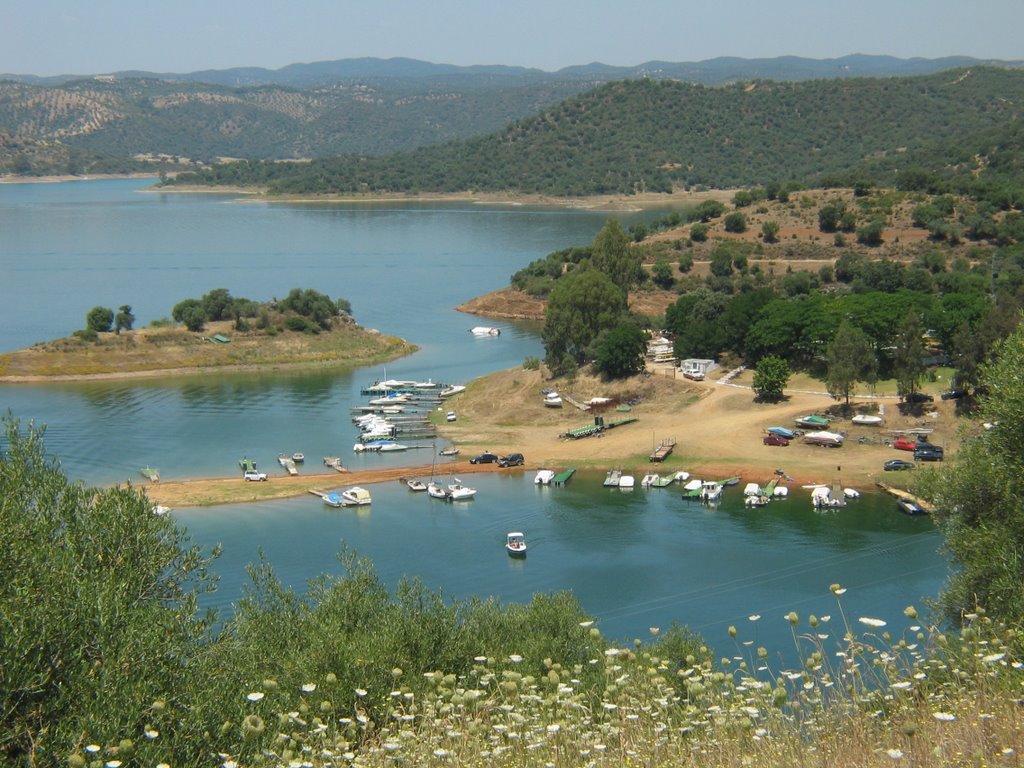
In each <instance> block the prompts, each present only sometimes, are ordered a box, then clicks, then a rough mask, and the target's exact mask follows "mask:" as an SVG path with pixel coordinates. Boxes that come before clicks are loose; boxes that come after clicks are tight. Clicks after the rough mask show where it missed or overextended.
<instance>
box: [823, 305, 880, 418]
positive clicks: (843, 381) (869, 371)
mask: <svg viewBox="0 0 1024 768" xmlns="http://www.w3.org/2000/svg"><path fill="white" fill-rule="evenodd" d="M825 359H826V364H827V366H828V370H827V373H826V374H825V385H826V386H827V387H828V393H829V394H830V395H832V396H833V397H842V398H845V399H846V404H847V405H849V404H850V394H851V393H852V392H853V386H854V384H856V383H857V382H858V381H863V382H866V383H868V384H873V383H874V382H875V381H876V380H877V379H878V358H877V357H875V351H874V349H873V348H872V346H871V341H870V340H869V339H868V337H867V336H866V335H865V333H864V332H863V331H861V330H860V329H858V328H855V327H854V326H853V325H851V324H850V322H849V321H848V320H843V322H842V323H841V324H840V326H839V330H838V331H836V335H835V338H834V339H833V340H832V343H831V344H829V346H828V350H827V351H826V353H825Z"/></svg>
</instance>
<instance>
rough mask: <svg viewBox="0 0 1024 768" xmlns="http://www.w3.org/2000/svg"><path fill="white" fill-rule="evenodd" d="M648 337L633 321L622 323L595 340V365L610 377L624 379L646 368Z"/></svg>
mask: <svg viewBox="0 0 1024 768" xmlns="http://www.w3.org/2000/svg"><path fill="white" fill-rule="evenodd" d="M646 350H647V338H646V337H645V336H644V332H643V331H642V330H640V329H639V328H637V327H636V326H635V325H633V324H632V323H620V324H619V325H616V326H615V327H614V328H612V329H610V330H607V331H605V332H604V333H602V334H601V335H600V336H599V337H598V339H597V341H596V342H594V367H595V368H596V369H597V370H598V372H599V373H601V374H602V375H604V376H606V377H608V378H610V379H624V378H626V377H628V376H634V375H636V374H638V373H640V372H641V371H642V370H643V369H644V352H645V351H646Z"/></svg>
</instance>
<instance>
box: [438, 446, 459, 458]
mask: <svg viewBox="0 0 1024 768" xmlns="http://www.w3.org/2000/svg"><path fill="white" fill-rule="evenodd" d="M437 455H438V456H458V455H459V449H458V448H454V447H452V448H442V449H441V450H440V451H438V452H437Z"/></svg>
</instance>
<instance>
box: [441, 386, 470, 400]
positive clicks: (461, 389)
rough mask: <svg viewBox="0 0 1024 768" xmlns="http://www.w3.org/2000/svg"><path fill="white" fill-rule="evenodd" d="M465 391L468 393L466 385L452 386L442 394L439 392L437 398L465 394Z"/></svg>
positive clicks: (443, 390)
mask: <svg viewBox="0 0 1024 768" xmlns="http://www.w3.org/2000/svg"><path fill="white" fill-rule="evenodd" d="M465 391H466V387H465V385H464V384H452V385H451V386H448V387H445V388H444V389H442V390H441V391H440V392H438V393H437V396H438V397H442V398H443V397H451V396H452V395H457V394H459V392H465Z"/></svg>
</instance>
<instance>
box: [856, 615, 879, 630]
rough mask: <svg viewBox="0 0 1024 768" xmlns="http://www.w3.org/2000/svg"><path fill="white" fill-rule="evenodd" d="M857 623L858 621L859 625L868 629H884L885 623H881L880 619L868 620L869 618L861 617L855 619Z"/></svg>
mask: <svg viewBox="0 0 1024 768" xmlns="http://www.w3.org/2000/svg"><path fill="white" fill-rule="evenodd" d="M857 621H859V622H860V623H861V624H867V625H868V626H869V627H876V628H877V627H884V626H885V622H884V621H882V620H881V619H870V618H867V617H864V616H862V617H861V618H859V619H857Z"/></svg>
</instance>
